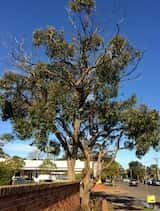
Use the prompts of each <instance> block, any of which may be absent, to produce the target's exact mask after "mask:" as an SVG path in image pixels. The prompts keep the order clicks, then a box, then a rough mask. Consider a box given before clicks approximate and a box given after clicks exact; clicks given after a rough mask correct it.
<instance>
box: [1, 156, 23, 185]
mask: <svg viewBox="0 0 160 211" xmlns="http://www.w3.org/2000/svg"><path fill="white" fill-rule="evenodd" d="M24 164H25V163H24V161H23V159H22V158H20V157H18V156H14V157H13V158H8V159H6V160H5V161H1V162H0V185H9V184H11V181H12V176H14V175H15V174H16V173H18V172H19V171H20V170H21V168H22V167H23V166H24Z"/></svg>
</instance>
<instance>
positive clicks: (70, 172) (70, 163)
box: [67, 158, 76, 181]
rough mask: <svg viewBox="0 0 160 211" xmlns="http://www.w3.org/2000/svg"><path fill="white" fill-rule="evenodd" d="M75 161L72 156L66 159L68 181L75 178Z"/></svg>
mask: <svg viewBox="0 0 160 211" xmlns="http://www.w3.org/2000/svg"><path fill="white" fill-rule="evenodd" d="M75 163H76V159H74V158H68V159H67V167H68V172H67V175H68V179H69V180H70V181H75V180H76V177H75V170H74V168H75Z"/></svg>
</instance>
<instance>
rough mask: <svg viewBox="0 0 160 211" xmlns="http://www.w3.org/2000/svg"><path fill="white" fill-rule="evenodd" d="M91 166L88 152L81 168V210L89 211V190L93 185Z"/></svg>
mask: <svg viewBox="0 0 160 211" xmlns="http://www.w3.org/2000/svg"><path fill="white" fill-rule="evenodd" d="M91 172H92V171H91V168H90V154H89V153H87V159H86V160H85V168H84V169H83V178H82V182H81V187H80V197H81V208H82V210H83V211H90V210H91V208H90V191H91V188H92V187H93V182H92V181H91Z"/></svg>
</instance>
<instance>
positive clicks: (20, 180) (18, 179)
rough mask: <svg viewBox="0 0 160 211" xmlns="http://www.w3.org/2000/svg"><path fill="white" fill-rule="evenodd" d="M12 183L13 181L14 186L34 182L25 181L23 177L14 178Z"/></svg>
mask: <svg viewBox="0 0 160 211" xmlns="http://www.w3.org/2000/svg"><path fill="white" fill-rule="evenodd" d="M12 181H13V184H27V183H31V182H32V180H29V179H25V178H23V177H13V178H12Z"/></svg>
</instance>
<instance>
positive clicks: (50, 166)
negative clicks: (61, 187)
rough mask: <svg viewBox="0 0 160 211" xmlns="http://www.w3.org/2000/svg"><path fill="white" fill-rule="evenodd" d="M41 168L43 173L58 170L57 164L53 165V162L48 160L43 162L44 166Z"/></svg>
mask: <svg viewBox="0 0 160 211" xmlns="http://www.w3.org/2000/svg"><path fill="white" fill-rule="evenodd" d="M39 168H40V169H41V171H42V172H47V173H48V172H49V171H51V170H53V169H56V168H57V167H56V164H55V163H53V161H52V160H50V159H48V158H46V159H45V160H43V162H42V164H41V165H40V166H39Z"/></svg>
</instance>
